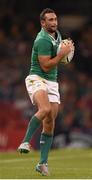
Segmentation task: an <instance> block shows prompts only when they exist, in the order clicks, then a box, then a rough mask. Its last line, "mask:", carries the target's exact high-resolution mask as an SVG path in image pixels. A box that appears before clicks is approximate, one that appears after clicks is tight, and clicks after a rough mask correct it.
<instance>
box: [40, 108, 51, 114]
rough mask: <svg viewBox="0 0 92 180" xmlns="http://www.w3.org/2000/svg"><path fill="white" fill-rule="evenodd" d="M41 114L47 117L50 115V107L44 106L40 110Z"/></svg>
mask: <svg viewBox="0 0 92 180" xmlns="http://www.w3.org/2000/svg"><path fill="white" fill-rule="evenodd" d="M41 112H42V114H44V116H48V114H50V112H51V107H50V106H45V107H43V108H42V109H41Z"/></svg>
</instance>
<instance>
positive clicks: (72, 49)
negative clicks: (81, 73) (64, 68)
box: [57, 39, 74, 64]
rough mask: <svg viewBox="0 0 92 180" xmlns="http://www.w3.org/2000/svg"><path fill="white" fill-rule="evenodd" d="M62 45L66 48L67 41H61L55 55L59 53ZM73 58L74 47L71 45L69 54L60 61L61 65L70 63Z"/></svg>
mask: <svg viewBox="0 0 92 180" xmlns="http://www.w3.org/2000/svg"><path fill="white" fill-rule="evenodd" d="M62 43H63V44H64V45H65V46H66V44H67V43H69V40H68V39H64V40H62V41H61V43H60V44H59V46H58V48H57V53H59V51H60V50H62ZM73 56H74V45H72V47H71V51H70V52H69V54H68V55H67V56H65V57H64V58H62V59H61V63H63V64H68V63H70V62H71V60H72V59H73Z"/></svg>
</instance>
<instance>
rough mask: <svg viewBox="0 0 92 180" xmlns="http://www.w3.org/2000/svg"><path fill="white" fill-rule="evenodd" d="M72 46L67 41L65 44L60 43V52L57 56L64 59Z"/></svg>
mask: <svg viewBox="0 0 92 180" xmlns="http://www.w3.org/2000/svg"><path fill="white" fill-rule="evenodd" d="M72 46H73V44H72V42H71V41H68V42H67V43H64V42H62V43H61V50H60V51H59V54H60V55H61V57H64V56H66V55H68V53H69V52H70V51H71V48H72Z"/></svg>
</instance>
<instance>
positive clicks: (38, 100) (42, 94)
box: [34, 89, 51, 110]
mask: <svg viewBox="0 0 92 180" xmlns="http://www.w3.org/2000/svg"><path fill="white" fill-rule="evenodd" d="M34 102H35V104H36V105H37V106H38V108H39V109H41V108H44V107H45V108H50V110H51V105H50V102H49V99H48V94H47V92H46V91H44V90H43V89H40V90H38V91H36V92H35V93H34Z"/></svg>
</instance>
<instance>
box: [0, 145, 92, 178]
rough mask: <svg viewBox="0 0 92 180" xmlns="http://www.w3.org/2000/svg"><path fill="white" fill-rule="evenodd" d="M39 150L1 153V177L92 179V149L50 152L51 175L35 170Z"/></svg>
mask: <svg viewBox="0 0 92 180" xmlns="http://www.w3.org/2000/svg"><path fill="white" fill-rule="evenodd" d="M38 160H39V152H36V151H35V152H31V153H29V154H19V153H17V152H14V153H0V179H44V178H46V179H69V178H70V179H92V149H84V150H83V149H72V150H71V149H62V150H54V151H51V152H50V154H49V170H50V174H51V175H50V176H49V177H43V176H41V175H40V174H38V173H37V172H35V166H36V164H37V163H38Z"/></svg>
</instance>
